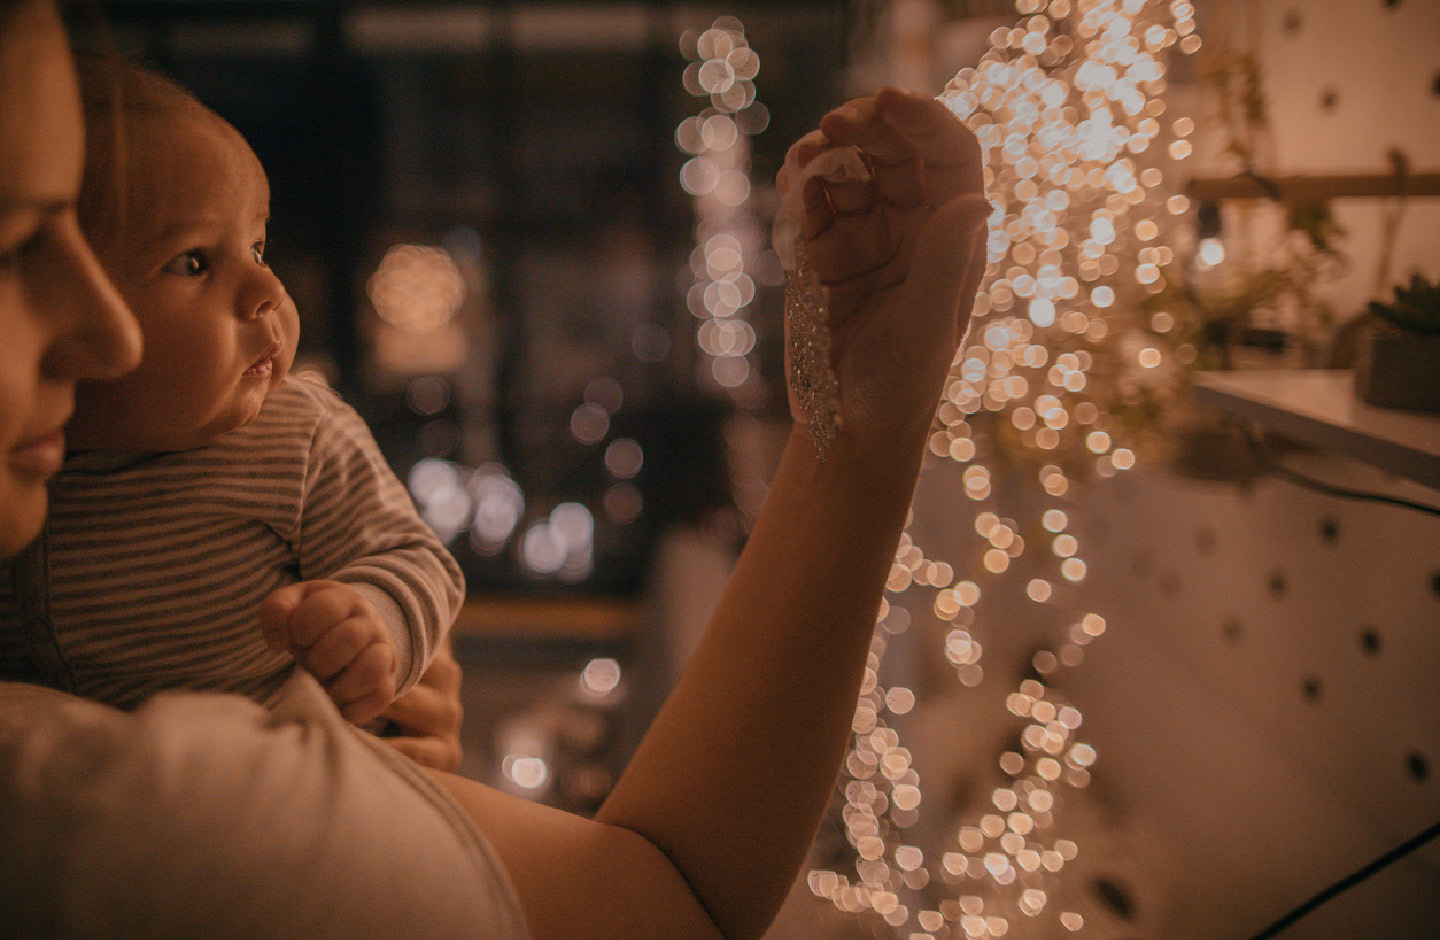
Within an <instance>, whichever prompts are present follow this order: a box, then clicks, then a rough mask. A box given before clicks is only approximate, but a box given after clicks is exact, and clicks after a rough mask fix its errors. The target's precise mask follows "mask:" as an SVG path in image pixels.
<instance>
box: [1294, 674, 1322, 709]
mask: <svg viewBox="0 0 1440 940" xmlns="http://www.w3.org/2000/svg"><path fill="white" fill-rule="evenodd" d="M1300 694H1301V695H1302V696H1304V698H1305V700H1306V701H1307V702H1311V703H1319V701H1320V699H1321V698H1322V697H1323V696H1324V694H1325V683H1324V682H1322V681H1320V677H1319V676H1317V675H1315V674H1314V673H1311V674H1310V675H1308V676H1306V677H1305V678H1304V679H1301V680H1300Z"/></svg>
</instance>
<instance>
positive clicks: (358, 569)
mask: <svg viewBox="0 0 1440 940" xmlns="http://www.w3.org/2000/svg"><path fill="white" fill-rule="evenodd" d="M296 384H297V385H299V386H302V390H303V391H305V392H306V393H308V394H309V395H311V396H312V397H313V398H314V399H315V400H316V402H317V403H318V405H319V406H320V407H321V408H323V409H324V411H325V414H324V415H323V417H322V419H321V420H320V422H319V424H318V425H317V427H316V429H315V435H314V440H313V444H312V448H311V454H310V461H309V467H308V469H307V477H306V480H305V494H304V501H303V509H302V510H301V517H300V518H299V520H298V523H297V532H296V534H295V536H294V543H295V547H296V551H297V555H298V558H299V563H300V571H299V574H300V578H301V580H302V581H334V582H340V583H342V584H345V585H347V586H349V587H350V588H351V589H352V590H353V591H355V592H356V593H358V594H359V595H360V596H361V597H363V598H364V599H365V600H366V601H368V602H369V604H370V606H371V607H372V608H373V610H374V612H375V613H376V614H377V615H378V617H379V620H380V622H381V623H382V624H383V625H384V626H385V627H386V630H387V632H388V634H389V637H390V639H391V641H392V645H393V648H394V656H395V693H396V694H400V693H403V692H405V691H406V690H408V689H409V688H411V687H412V686H413V685H414V684H415V683H416V682H417V681H418V680H419V678H420V676H421V674H422V673H423V672H424V671H425V669H426V667H427V666H428V665H429V663H430V661H431V660H432V659H433V658H434V656H435V651H436V650H437V648H438V647H439V645H440V643H441V641H442V640H443V639H444V637H445V635H446V634H447V632H448V631H449V629H450V625H451V624H452V623H453V622H454V620H455V615H456V614H457V613H458V611H459V608H460V603H461V601H462V600H463V599H464V592H465V582H464V578H463V577H462V575H461V573H460V569H459V566H458V565H456V563H455V560H454V559H453V558H452V557H451V556H450V553H449V552H447V551H446V550H445V548H444V546H442V545H441V544H440V541H439V540H438V539H437V538H436V537H435V535H434V533H433V532H432V531H431V530H430V528H429V527H428V526H426V525H425V523H424V522H423V521H421V519H420V518H419V516H418V515H417V514H416V512H415V507H414V504H413V503H412V502H411V499H410V494H409V493H408V492H407V491H406V489H405V487H404V485H402V484H401V482H400V481H399V480H398V479H396V477H395V474H394V473H393V472H392V471H391V470H390V467H389V465H388V464H387V463H386V461H385V458H384V457H383V456H382V455H381V454H380V449H379V447H378V446H377V445H376V444H375V440H374V438H373V437H372V436H371V434H370V430H369V428H368V427H366V425H365V423H364V422H363V421H362V420H361V419H360V417H359V416H358V415H356V414H355V412H354V411H353V410H352V409H351V408H350V407H349V406H348V405H346V404H345V403H344V402H342V401H340V399H339V398H338V397H336V396H335V394H334V393H333V392H331V391H329V390H328V389H324V388H321V387H319V386H315V385H312V384H311V383H308V382H304V381H300V382H297V383H296Z"/></svg>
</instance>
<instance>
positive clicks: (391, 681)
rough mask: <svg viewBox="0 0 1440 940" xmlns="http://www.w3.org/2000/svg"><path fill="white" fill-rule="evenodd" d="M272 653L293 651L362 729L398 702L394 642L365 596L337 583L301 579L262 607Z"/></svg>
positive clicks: (272, 597) (348, 586)
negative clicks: (393, 703) (395, 699)
mask: <svg viewBox="0 0 1440 940" xmlns="http://www.w3.org/2000/svg"><path fill="white" fill-rule="evenodd" d="M260 629H261V631H262V632H263V633H264V635H265V642H266V643H267V644H269V646H270V648H271V649H277V650H289V651H290V652H291V654H293V655H294V657H295V659H296V660H297V661H298V662H299V663H300V665H301V666H303V667H304V668H305V671H306V672H309V673H310V674H311V675H312V676H314V677H315V678H316V679H319V680H320V684H321V685H323V686H324V687H325V691H326V692H327V693H329V695H330V698H331V700H332V701H334V702H335V705H336V706H337V707H338V708H339V709H340V713H341V714H342V715H344V716H345V718H346V719H347V720H348V721H351V722H353V723H355V724H357V725H359V724H364V723H365V722H367V721H369V720H371V719H372V718H375V717H377V716H378V715H379V714H380V712H381V711H383V710H384V709H385V707H386V706H388V705H389V704H390V703H391V701H393V700H394V698H395V641H394V640H393V639H391V636H390V630H389V628H387V627H386V625H385V622H384V621H383V620H382V619H381V617H380V614H379V613H378V612H377V611H376V610H375V605H373V604H371V603H370V601H368V600H366V598H365V595H363V594H361V593H360V592H359V591H357V590H355V589H354V588H353V587H351V586H350V585H348V584H342V583H340V582H338V581H300V582H298V583H296V584H291V585H289V586H288V587H283V588H281V589H279V590H278V591H273V592H271V594H270V596H269V597H267V598H265V601H264V603H262V604H261V605H260Z"/></svg>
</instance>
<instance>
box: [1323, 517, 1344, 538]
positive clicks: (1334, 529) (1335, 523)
mask: <svg viewBox="0 0 1440 940" xmlns="http://www.w3.org/2000/svg"><path fill="white" fill-rule="evenodd" d="M1320 538H1321V539H1322V540H1323V541H1324V542H1325V544H1326V545H1334V544H1335V543H1336V542H1338V541H1339V540H1340V520H1338V519H1336V518H1335V517H1334V516H1326V517H1325V518H1323V519H1321V520H1320Z"/></svg>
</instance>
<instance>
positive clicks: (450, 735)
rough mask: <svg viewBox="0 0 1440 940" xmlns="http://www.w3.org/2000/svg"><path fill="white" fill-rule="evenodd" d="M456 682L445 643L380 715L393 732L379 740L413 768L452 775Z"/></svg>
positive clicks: (456, 750) (455, 666)
mask: <svg viewBox="0 0 1440 940" xmlns="http://www.w3.org/2000/svg"><path fill="white" fill-rule="evenodd" d="M460 679H461V673H460V664H459V663H458V662H456V660H455V654H454V652H453V651H452V650H451V646H450V641H449V640H448V639H447V640H446V641H445V642H444V643H442V644H440V648H439V650H438V651H436V653H435V658H434V659H433V660H431V662H430V667H429V668H428V669H426V670H425V673H424V674H423V675H422V676H421V677H420V681H419V682H417V683H416V684H415V685H414V686H413V687H412V688H411V689H410V690H409V691H408V692H406V693H405V694H404V695H401V696H400V697H399V698H397V699H395V701H393V702H391V703H390V706H389V707H388V708H386V709H385V711H383V712H381V713H380V718H381V719H382V720H384V721H386V722H388V724H389V725H390V726H391V727H392V728H394V729H395V730H394V731H392V732H390V733H388V734H385V735H383V736H382V737H381V740H382V741H384V742H385V743H386V744H388V745H390V746H391V747H393V748H394V749H395V750H397V751H399V752H400V753H401V754H404V755H405V756H406V757H408V758H410V759H411V760H413V761H415V762H416V763H417V764H422V765H424V766H426V767H430V768H433V769H435V770H444V771H449V772H451V773H454V772H455V771H456V770H457V769H459V767H460V720H461V718H462V716H463V711H462V709H461V706H460Z"/></svg>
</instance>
